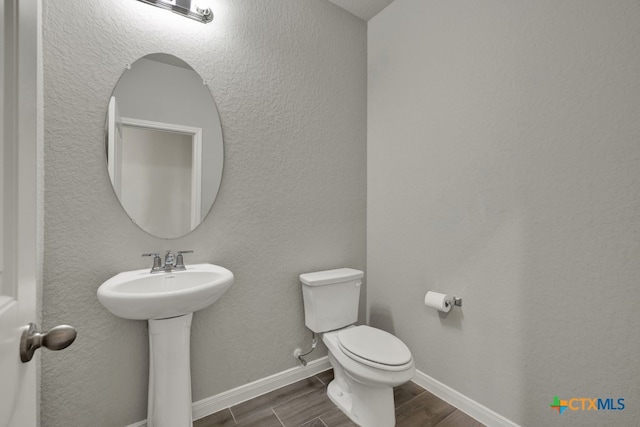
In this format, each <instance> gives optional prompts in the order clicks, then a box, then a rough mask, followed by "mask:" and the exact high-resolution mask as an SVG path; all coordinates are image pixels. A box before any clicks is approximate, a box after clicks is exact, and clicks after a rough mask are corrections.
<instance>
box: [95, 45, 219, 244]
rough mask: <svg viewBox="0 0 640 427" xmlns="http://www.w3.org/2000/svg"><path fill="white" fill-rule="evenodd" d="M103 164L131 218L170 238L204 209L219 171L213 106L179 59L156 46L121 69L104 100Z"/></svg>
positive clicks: (202, 215) (194, 75) (194, 221)
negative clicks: (156, 49)
mask: <svg viewBox="0 0 640 427" xmlns="http://www.w3.org/2000/svg"><path fill="white" fill-rule="evenodd" d="M105 128H106V131H105V133H106V137H105V140H106V154H107V168H108V169H109V177H110V178H111V184H112V186H113V190H114V191H115V193H116V196H117V197H118V200H120V204H121V205H122V207H123V208H124V210H125V211H126V212H127V214H128V215H129V217H130V218H131V220H132V221H133V222H134V223H135V224H137V225H138V226H139V227H140V228H142V229H143V230H144V231H146V232H147V233H149V234H152V235H153V236H156V237H162V238H167V239H169V238H176V237H180V236H184V235H185V234H187V233H189V232H190V231H192V230H193V229H194V228H196V227H197V226H198V225H199V224H200V223H201V222H202V220H203V219H204V218H205V217H206V216H207V213H209V210H210V209H211V206H212V205H213V202H214V200H215V198H216V195H217V194H218V189H219V187H220V180H221V178H222V165H223V160H224V147H223V143H222V127H221V125H220V118H219V116H218V109H217V108H216V105H215V103H214V102H213V97H212V96H211V93H210V92H209V90H208V88H207V86H206V85H205V84H204V83H203V80H202V78H201V77H200V76H199V75H198V73H196V72H195V71H194V70H193V69H192V68H191V67H190V66H189V65H188V64H187V63H185V62H184V61H182V60H181V59H179V58H176V57H175V56H172V55H167V54H162V53H156V54H151V55H147V56H144V57H142V58H140V59H138V60H137V61H136V62H134V63H133V64H132V65H131V67H130V68H129V67H128V69H127V70H126V71H125V72H124V73H123V74H122V77H120V80H118V84H117V85H116V87H115V89H114V90H113V93H112V95H111V99H110V101H109V110H108V112H107V120H106V125H105Z"/></svg>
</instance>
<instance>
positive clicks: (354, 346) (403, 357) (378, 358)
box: [337, 325, 413, 371]
mask: <svg viewBox="0 0 640 427" xmlns="http://www.w3.org/2000/svg"><path fill="white" fill-rule="evenodd" d="M337 338H338V339H337V341H338V347H339V348H340V350H341V351H342V352H343V353H344V354H345V355H346V356H348V357H349V358H351V359H353V360H355V361H357V362H360V363H362V364H364V365H367V366H371V367H373V368H377V369H382V370H386V371H402V370H405V369H407V366H408V365H411V364H412V363H413V357H412V356H411V351H409V348H407V346H406V345H405V343H403V342H402V341H401V340H400V339H398V338H397V337H395V336H393V335H391V334H390V333H388V332H385V331H382V330H380V329H376V328H372V327H370V326H366V325H362V326H356V327H352V328H348V329H344V330H342V331H340V332H339V333H338V334H337Z"/></svg>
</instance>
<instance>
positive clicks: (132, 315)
mask: <svg viewBox="0 0 640 427" xmlns="http://www.w3.org/2000/svg"><path fill="white" fill-rule="evenodd" d="M232 284H233V273H231V271H229V270H227V269H226V268H224V267H220V266H218V265H213V264H195V265H189V266H187V269H186V270H183V271H171V272H166V273H165V272H161V273H150V272H149V269H145V270H135V271H127V272H124V273H120V274H118V275H116V276H113V277H112V278H111V279H109V280H107V281H106V282H104V283H103V284H102V285H100V287H99V288H98V299H99V300H100V302H101V303H102V305H104V306H105V308H106V309H107V310H109V311H110V312H111V313H113V314H115V315H116V316H118V317H122V318H124V319H137V320H148V321H149V359H150V361H149V362H150V363H149V405H148V411H147V426H148V427H187V426H191V425H192V424H193V422H192V416H191V369H190V361H189V347H190V335H191V319H192V317H193V313H194V312H195V311H198V310H201V309H203V308H205V307H208V306H209V305H211V304H213V303H214V302H215V301H216V300H217V299H218V298H220V297H221V296H222V294H223V293H224V292H225V291H226V290H227V289H229V287H230V286H231V285H232Z"/></svg>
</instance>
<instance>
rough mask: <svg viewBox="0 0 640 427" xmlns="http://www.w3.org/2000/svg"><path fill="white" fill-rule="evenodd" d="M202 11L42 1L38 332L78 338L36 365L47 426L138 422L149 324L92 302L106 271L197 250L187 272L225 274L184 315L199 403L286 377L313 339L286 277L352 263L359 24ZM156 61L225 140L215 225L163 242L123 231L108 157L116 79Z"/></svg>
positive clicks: (285, 12)
mask: <svg viewBox="0 0 640 427" xmlns="http://www.w3.org/2000/svg"><path fill="white" fill-rule="evenodd" d="M210 4H211V6H212V8H213V12H214V14H215V19H214V21H213V22H212V23H210V24H207V25H203V24H200V23H197V22H195V21H192V20H189V19H185V18H182V17H179V16H178V15H175V14H172V13H170V12H167V11H165V10H161V9H159V8H155V7H151V6H149V5H147V4H144V3H142V2H138V1H133V0H131V1H121V0H89V1H80V2H79V1H76V0H57V1H45V2H43V7H44V11H43V13H44V15H43V25H44V28H43V32H44V33H43V55H44V57H43V60H44V115H45V122H44V130H45V152H44V155H45V160H44V162H45V194H44V198H45V236H44V239H45V242H44V245H45V254H44V286H43V294H44V295H43V298H44V303H43V323H44V324H43V325H42V326H43V327H44V328H45V329H47V328H50V327H51V326H54V325H56V324H60V323H68V324H72V325H74V326H76V327H77V329H78V338H77V340H76V342H75V343H74V344H73V347H71V348H70V349H69V350H68V351H64V352H44V353H42V426H43V427H58V426H59V427H75V426H83V427H84V426H92V427H114V426H124V425H129V424H132V423H135V422H137V421H140V420H142V419H144V418H145V417H146V396H147V369H148V342H147V341H148V338H147V326H146V323H145V322H143V321H131V320H124V319H118V318H116V317H115V316H113V315H112V314H110V313H109V312H108V311H107V310H106V309H104V308H103V307H102V306H101V305H100V303H99V302H98V299H97V298H96V290H97V288H98V286H99V285H100V284H101V283H102V282H103V281H104V280H106V279H108V278H109V277H111V276H112V275H114V274H116V273H118V272H120V271H125V270H133V269H139V268H148V267H150V266H151V264H150V260H149V259H147V258H141V257H140V254H142V253H143V252H149V251H154V250H158V251H163V250H166V249H173V250H179V249H193V250H195V253H194V254H189V255H188V256H185V262H187V263H197V262H213V263H216V264H220V265H222V266H225V267H227V268H229V269H230V270H231V271H233V272H234V274H235V283H234V285H233V286H232V287H231V289H229V291H227V292H226V294H225V295H224V296H223V297H222V298H221V299H220V300H218V301H217V302H216V303H215V304H214V305H213V306H212V307H210V308H207V309H205V310H202V311H199V312H197V313H196V314H195V315H194V319H193V326H192V336H191V344H192V360H191V361H192V368H193V382H192V385H193V399H194V400H195V401H198V400H201V399H204V398H206V397H209V396H212V395H215V394H218V393H221V392H223V391H226V390H229V389H232V388H234V387H237V386H240V385H242V384H246V383H248V382H251V381H254V380H257V379H260V378H264V377H266V376H269V375H272V374H275V373H278V372H281V371H284V370H286V369H289V368H292V367H294V366H297V364H298V362H297V361H296V360H295V359H294V358H293V357H292V353H293V350H294V349H295V348H296V347H305V346H307V345H309V344H310V341H311V333H310V332H309V331H308V330H307V329H306V328H305V327H304V320H303V313H302V293H301V290H300V284H299V282H298V275H299V274H300V273H304V272H308V271H314V270H320V269H327V268H335V267H342V266H350V267H354V268H359V269H365V235H366V231H365V226H366V215H365V208H366V203H365V197H366V174H365V170H366V169H365V167H366V78H365V76H366V24H365V23H364V22H363V21H361V20H359V19H357V18H355V17H354V16H353V15H351V14H349V13H347V12H345V11H343V10H341V9H339V8H338V7H337V6H335V5H333V4H331V3H329V2H326V1H305V2H301V1H299V0H260V1H259V2H256V1H254V0H216V1H214V2H210ZM155 52H165V53H169V54H173V55H176V56H178V57H180V58H182V59H183V60H184V61H186V62H187V63H189V64H190V65H191V66H192V67H193V68H194V69H195V70H196V71H197V72H198V74H200V76H202V77H203V78H204V79H206V80H207V82H208V83H209V88H210V90H211V93H212V94H213V97H214V99H215V102H216V104H217V106H218V110H219V112H220V118H221V121H222V131H223V135H224V143H225V147H224V148H225V164H224V171H223V177H222V185H221V189H220V193H219V194H218V197H217V199H216V202H215V204H214V206H213V209H212V211H211V213H210V214H209V215H208V216H207V218H206V219H205V221H204V223H203V224H202V225H201V226H200V227H198V228H197V229H196V230H195V231H194V232H192V233H190V234H188V235H187V236H185V237H182V238H179V239H174V240H163V239H158V238H154V237H152V236H150V235H148V234H147V233H145V232H144V231H142V230H140V229H139V228H138V227H136V226H135V225H134V224H132V223H131V221H130V220H129V218H128V216H127V214H126V213H125V212H124V210H123V209H122V208H121V206H120V203H118V200H117V199H116V197H115V195H114V193H113V191H112V189H111V183H110V180H109V176H108V174H107V168H106V159H105V152H104V151H105V150H104V134H103V129H104V122H105V117H106V114H107V105H108V101H109V97H110V95H111V92H112V90H113V88H114V86H115V84H116V82H117V81H118V79H119V77H120V75H121V73H122V72H123V71H124V69H125V66H126V64H128V63H129V64H130V63H132V62H133V61H135V60H136V59H138V58H140V57H142V56H144V55H146V54H149V53H155ZM205 89H206V88H205V87H204V86H203V90H205ZM363 318H364V317H363ZM324 354H326V353H325V352H324V351H323V350H322V349H320V350H319V351H316V353H314V357H320V356H323V355H324Z"/></svg>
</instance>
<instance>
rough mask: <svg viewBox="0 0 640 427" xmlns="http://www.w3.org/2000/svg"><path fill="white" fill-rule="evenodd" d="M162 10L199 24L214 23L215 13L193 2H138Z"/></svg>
mask: <svg viewBox="0 0 640 427" xmlns="http://www.w3.org/2000/svg"><path fill="white" fill-rule="evenodd" d="M138 1H141V2H143V3H147V4H150V5H153V6H157V7H161V8H162V9H167V10H170V11H172V12H174V13H177V14H178V15H182V16H186V17H187V18H191V19H194V20H196V21H198V22H202V23H203V24H206V23H207V22H211V21H213V12H211V9H209V8H208V7H207V8H204V9H203V8H200V7H198V6H197V5H195V4H192V3H191V0H138Z"/></svg>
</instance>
